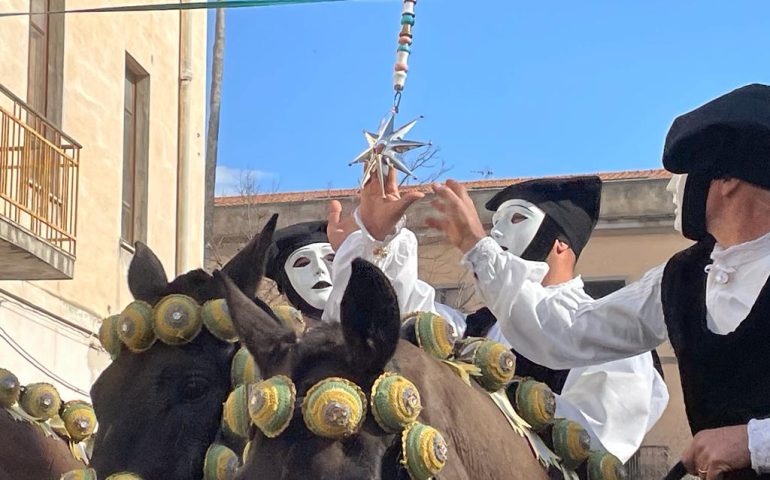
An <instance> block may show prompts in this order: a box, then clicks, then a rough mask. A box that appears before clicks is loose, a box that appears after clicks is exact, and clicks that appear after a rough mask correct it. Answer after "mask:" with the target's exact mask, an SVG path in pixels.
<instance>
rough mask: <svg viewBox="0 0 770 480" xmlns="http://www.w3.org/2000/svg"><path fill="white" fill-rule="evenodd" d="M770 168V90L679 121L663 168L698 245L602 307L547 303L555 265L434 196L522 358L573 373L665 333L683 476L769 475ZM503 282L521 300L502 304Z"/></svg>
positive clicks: (755, 90)
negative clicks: (680, 419)
mask: <svg viewBox="0 0 770 480" xmlns="http://www.w3.org/2000/svg"><path fill="white" fill-rule="evenodd" d="M769 159H770V86H767V85H757V84H755V85H748V86H745V87H742V88H739V89H737V90H735V91H733V92H730V93H728V94H726V95H723V96H721V97H719V98H717V99H715V100H712V101H711V102H709V103H706V104H705V105H702V106H701V107H698V108H697V109H695V110H693V111H691V112H689V113H687V114H684V115H682V116H680V117H679V118H677V119H676V120H675V121H674V123H673V125H672V126H671V129H670V130H669V132H668V135H667V137H666V144H665V148H664V151H663V165H664V167H665V168H666V169H667V170H669V171H671V172H672V173H675V174H677V175H676V176H675V177H674V178H673V179H672V183H671V189H672V190H674V191H675V192H676V203H677V205H678V207H679V209H678V211H677V221H676V227H677V228H678V229H679V230H680V231H681V232H682V233H683V234H684V236H685V237H687V238H688V239H690V240H694V241H696V242H697V243H696V244H695V245H694V246H692V247H690V248H688V249H686V250H684V251H682V252H680V253H677V254H676V255H674V256H673V257H672V258H671V259H670V260H669V261H668V262H667V263H666V264H664V265H660V266H658V267H656V268H654V269H652V270H651V271H649V272H648V273H647V274H645V275H644V276H643V277H642V278H641V279H640V280H639V281H637V282H635V283H632V284H630V285H628V286H626V287H625V288H623V289H621V290H619V291H617V292H615V293H613V294H611V295H609V296H607V297H604V298H602V299H600V300H591V299H587V298H586V299H583V300H581V301H564V299H562V298H559V297H553V296H551V295H549V294H548V292H547V291H546V290H545V289H544V288H543V287H542V286H540V285H539V282H540V280H541V279H542V278H543V277H544V276H545V275H546V274H547V273H548V268H547V266H544V265H542V264H539V263H535V262H529V261H527V260H524V259H522V258H519V257H516V256H514V255H510V254H508V253H506V252H504V251H503V250H502V249H501V248H500V247H499V245H498V244H497V243H496V242H495V241H494V240H493V239H491V238H489V237H486V236H485V233H484V231H483V228H482V226H481V222H480V220H479V219H478V216H477V214H476V212H475V210H474V208H473V204H472V202H471V200H470V198H469V197H468V196H467V192H465V191H464V189H463V188H462V187H461V186H460V185H459V184H457V183H456V182H447V185H446V186H443V185H442V186H438V187H436V192H437V193H438V195H439V196H440V197H441V198H442V200H443V201H442V202H441V203H439V204H438V206H439V208H440V209H441V211H442V212H443V216H442V218H441V219H440V220H439V221H437V222H436V224H435V225H436V226H437V227H439V228H441V229H442V230H443V231H444V232H445V233H446V234H447V235H448V237H449V239H450V241H451V242H452V243H453V244H454V245H456V246H457V247H458V248H460V249H461V250H462V251H463V252H464V253H465V259H466V260H467V263H468V265H469V266H470V268H471V269H472V271H473V273H474V274H475V277H476V279H477V280H476V283H477V287H478V290H479V291H480V293H481V295H482V296H483V297H484V299H485V300H486V301H487V305H488V306H489V308H490V309H491V310H492V312H494V314H495V315H496V316H497V318H498V319H499V320H500V322H501V327H502V331H503V333H504V334H505V335H506V337H507V338H508V339H510V340H511V341H512V343H513V344H514V347H516V349H517V350H519V351H521V352H523V353H524V354H525V355H527V356H528V357H529V358H532V359H534V360H536V361H538V362H539V363H542V364H544V365H547V366H549V367H552V368H570V367H578V366H585V365H592V364H596V363H598V362H606V361H612V360H617V359H620V358H624V357H628V356H630V355H637V354H639V353H641V352H645V351H649V350H650V349H652V348H655V347H656V346H657V345H659V344H660V343H662V342H663V341H664V340H666V338H668V339H669V340H670V341H671V343H672V345H673V347H674V351H675V353H676V356H677V358H678V360H679V371H680V374H681V380H682V387H683V390H684V398H685V406H686V410H687V417H688V420H689V422H690V428H691V430H692V433H693V434H694V439H693V442H692V443H691V445H690V447H689V448H688V449H687V450H686V451H685V452H684V454H683V457H682V460H683V463H684V464H685V466H686V467H687V469H688V471H689V472H690V473H692V474H698V475H700V476H701V478H707V479H708V480H712V479H716V478H718V477H720V478H721V475H722V474H724V473H725V472H734V471H738V473H737V474H736V475H739V476H740V477H736V478H756V475H761V478H770V475H763V474H769V473H770V419H767V418H768V417H770V400H768V394H769V393H770V376H768V375H767V374H766V372H767V371H768V369H770V343H769V342H768V341H767V338H768V335H770V322H768V321H767V318H769V316H770V286H768V285H770V280H769V279H768V274H769V273H770V161H769ZM501 278H504V282H501V281H500V279H501ZM503 283H504V285H503ZM503 286H504V287H505V288H506V292H510V291H515V292H518V294H517V295H501V288H503ZM749 467H751V468H753V470H754V472H756V474H755V473H754V472H752V471H751V470H750V469H749ZM729 475H732V474H729Z"/></svg>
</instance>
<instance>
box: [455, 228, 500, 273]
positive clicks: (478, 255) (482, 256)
mask: <svg viewBox="0 0 770 480" xmlns="http://www.w3.org/2000/svg"><path fill="white" fill-rule="evenodd" d="M501 253H503V249H502V248H501V247H500V245H499V244H498V243H497V242H496V241H494V239H492V237H484V238H482V239H481V240H479V241H478V242H477V243H476V245H474V246H473V248H471V249H470V250H468V252H467V253H466V254H465V255H463V259H462V263H463V265H465V266H467V267H469V268H470V269H471V270H473V271H474V272H475V271H476V270H477V268H478V267H479V266H481V265H489V264H491V263H493V262H494V258H495V257H496V256H497V255H499V254H501Z"/></svg>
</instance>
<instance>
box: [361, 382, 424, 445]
mask: <svg viewBox="0 0 770 480" xmlns="http://www.w3.org/2000/svg"><path fill="white" fill-rule="evenodd" d="M370 405H371V408H372V415H374V419H375V420H376V421H377V423H378V424H379V425H380V427H382V429H383V430H385V431H386V432H390V433H397V432H400V431H402V430H403V429H404V428H406V426H407V425H409V424H411V423H413V422H414V421H415V420H417V417H418V416H419V415H420V411H422V403H421V401H420V392H419V391H418V390H417V387H416V386H415V385H414V384H413V383H412V382H410V381H409V380H407V379H406V378H404V377H402V376H401V375H399V374H397V373H395V372H385V373H383V374H382V375H380V377H379V378H378V379H377V380H376V381H375V382H374V385H372V394H371V401H370Z"/></svg>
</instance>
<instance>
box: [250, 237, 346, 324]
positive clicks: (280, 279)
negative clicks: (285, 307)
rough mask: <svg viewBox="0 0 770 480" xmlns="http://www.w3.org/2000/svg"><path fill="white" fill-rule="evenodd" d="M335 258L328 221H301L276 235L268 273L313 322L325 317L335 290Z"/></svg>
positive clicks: (269, 255)
mask: <svg viewBox="0 0 770 480" xmlns="http://www.w3.org/2000/svg"><path fill="white" fill-rule="evenodd" d="M333 261H334V250H332V247H331V245H330V244H329V238H328V237H327V235H326V222H304V223H298V224H295V225H291V226H289V227H286V228H282V229H280V230H277V231H276V232H275V233H274V234H273V243H272V244H271V245H270V248H269V250H268V253H267V265H266V268H265V270H266V272H265V276H267V277H268V278H270V279H272V280H273V281H275V283H276V284H277V286H278V291H279V292H280V293H282V294H284V295H286V298H287V299H288V300H289V303H291V305H292V306H293V307H294V308H296V309H297V310H299V311H300V312H302V314H303V316H304V317H305V320H306V321H308V320H309V322H308V323H309V324H312V323H313V322H318V321H320V320H321V315H322V314H323V310H324V307H325V306H326V301H327V300H328V299H329V294H330V293H331V291H332V277H331V273H330V272H331V265H332V262H333Z"/></svg>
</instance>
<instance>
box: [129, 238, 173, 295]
mask: <svg viewBox="0 0 770 480" xmlns="http://www.w3.org/2000/svg"><path fill="white" fill-rule="evenodd" d="M167 286H168V278H167V277H166V271H165V270H163V264H162V263H160V260H159V259H158V257H157V256H155V253H153V251H152V250H150V247H148V246H147V245H145V244H144V243H142V242H136V244H134V258H132V259H131V264H130V265H129V266H128V289H129V290H130V291H131V295H133V296H134V298H135V299H136V300H142V301H145V302H147V303H150V304H153V303H155V300H157V299H158V297H160V296H161V295H163V291H164V290H165V289H166V287H167Z"/></svg>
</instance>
